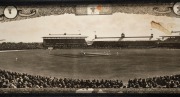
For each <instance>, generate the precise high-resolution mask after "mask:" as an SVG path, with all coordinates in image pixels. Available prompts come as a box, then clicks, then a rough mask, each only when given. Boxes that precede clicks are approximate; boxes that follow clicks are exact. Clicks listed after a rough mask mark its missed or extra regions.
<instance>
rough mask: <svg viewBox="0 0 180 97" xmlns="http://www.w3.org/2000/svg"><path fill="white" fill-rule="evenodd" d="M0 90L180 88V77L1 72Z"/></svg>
mask: <svg viewBox="0 0 180 97" xmlns="http://www.w3.org/2000/svg"><path fill="white" fill-rule="evenodd" d="M0 88H180V75H171V76H160V77H152V78H145V79H142V78H139V79H137V78H135V79H133V80H129V81H128V83H127V85H124V84H123V82H122V81H120V80H103V79H102V80H95V79H94V80H84V79H70V78H55V77H44V76H34V75H29V74H25V73H17V72H10V71H5V70H0Z"/></svg>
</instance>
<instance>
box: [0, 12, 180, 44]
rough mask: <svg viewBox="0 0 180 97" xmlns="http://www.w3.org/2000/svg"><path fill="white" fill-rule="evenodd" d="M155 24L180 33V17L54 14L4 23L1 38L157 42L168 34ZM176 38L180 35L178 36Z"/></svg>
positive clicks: (20, 40)
mask: <svg viewBox="0 0 180 97" xmlns="http://www.w3.org/2000/svg"><path fill="white" fill-rule="evenodd" d="M151 21H155V22H158V23H160V24H162V25H163V26H164V27H166V28H167V29H168V30H170V31H178V30H179V31H180V18H174V17H167V16H153V15H148V14H145V15H142V14H125V13H115V14H113V15H89V16H85V15H82V16H76V15H74V14H65V15H51V16H45V17H38V18H32V19H25V20H19V21H12V22H4V23H0V39H6V41H5V42H42V41H43V39H42V37H43V36H47V35H48V34H63V33H67V34H79V33H81V34H82V35H86V36H88V38H87V39H86V40H88V41H91V40H92V39H94V35H95V34H96V35H97V36H99V37H104V36H105V37H118V36H121V33H124V34H125V35H126V36H150V34H153V35H154V38H153V39H156V38H159V36H162V35H167V34H166V33H164V32H162V31H160V30H158V29H155V28H152V27H151ZM174 35H179V34H177V33H175V34H174Z"/></svg>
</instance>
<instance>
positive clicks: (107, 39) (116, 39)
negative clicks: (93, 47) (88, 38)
mask: <svg viewBox="0 0 180 97" xmlns="http://www.w3.org/2000/svg"><path fill="white" fill-rule="evenodd" d="M118 40H119V38H104V39H94V40H93V41H118Z"/></svg>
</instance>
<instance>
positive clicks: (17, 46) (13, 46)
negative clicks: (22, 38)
mask: <svg viewBox="0 0 180 97" xmlns="http://www.w3.org/2000/svg"><path fill="white" fill-rule="evenodd" d="M41 48H43V45H42V43H23V42H19V43H13V42H3V43H0V50H24V49H41Z"/></svg>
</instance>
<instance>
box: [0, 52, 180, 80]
mask: <svg viewBox="0 0 180 97" xmlns="http://www.w3.org/2000/svg"><path fill="white" fill-rule="evenodd" d="M82 52H86V53H104V52H109V53H110V55H107V56H91V57H89V56H83V55H81V53H82ZM64 55H68V56H64ZM71 56H73V57H71ZM0 68H1V69H5V70H9V71H13V72H22V73H28V74H32V75H42V76H51V77H57V78H64V77H66V78H74V79H76V78H78V79H119V80H123V81H127V80H128V79H134V78H140V77H142V78H146V77H153V76H161V75H173V74H180V50H178V49H84V50H83V49H58V50H52V51H51V52H49V50H42V49H41V50H25V51H16V52H1V53H0Z"/></svg>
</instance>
